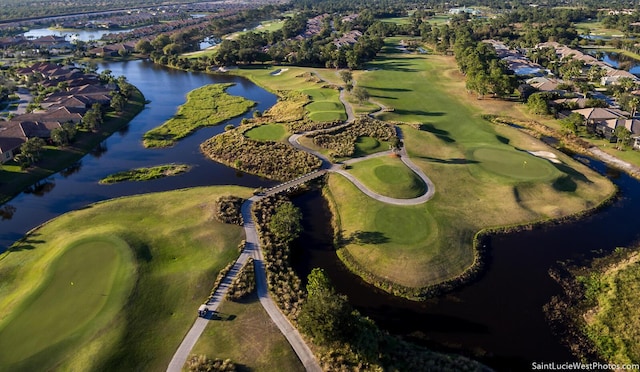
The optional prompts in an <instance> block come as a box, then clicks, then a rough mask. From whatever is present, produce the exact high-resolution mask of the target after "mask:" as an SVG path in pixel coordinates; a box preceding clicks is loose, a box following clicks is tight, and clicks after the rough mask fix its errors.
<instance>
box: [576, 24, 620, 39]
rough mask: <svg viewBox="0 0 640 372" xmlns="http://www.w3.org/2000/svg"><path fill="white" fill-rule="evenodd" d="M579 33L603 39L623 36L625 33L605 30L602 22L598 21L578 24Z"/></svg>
mask: <svg viewBox="0 0 640 372" xmlns="http://www.w3.org/2000/svg"><path fill="white" fill-rule="evenodd" d="M575 26H576V28H577V29H578V32H583V33H585V34H587V35H595V36H603V37H613V36H623V35H624V32H622V31H620V30H616V29H612V28H605V27H604V26H603V25H602V22H599V21H597V20H592V21H585V22H577V23H575Z"/></svg>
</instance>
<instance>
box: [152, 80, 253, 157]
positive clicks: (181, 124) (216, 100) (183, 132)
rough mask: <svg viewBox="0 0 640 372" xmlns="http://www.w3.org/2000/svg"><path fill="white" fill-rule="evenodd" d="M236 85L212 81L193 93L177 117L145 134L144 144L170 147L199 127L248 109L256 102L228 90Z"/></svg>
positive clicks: (181, 107) (216, 122)
mask: <svg viewBox="0 0 640 372" xmlns="http://www.w3.org/2000/svg"><path fill="white" fill-rule="evenodd" d="M232 85H233V84H231V83H228V84H212V85H207V86H204V87H201V88H198V89H195V90H193V91H191V92H189V94H188V95H187V102H186V103H185V104H184V105H182V106H180V108H179V109H178V113H177V114H176V115H175V116H174V117H173V118H171V119H169V120H168V121H166V122H165V123H164V124H162V125H161V126H159V127H157V128H154V129H152V130H150V131H148V132H147V133H145V134H144V137H143V138H144V141H143V142H144V146H145V147H168V146H171V145H173V144H174V143H175V142H176V141H178V140H179V139H181V138H184V137H186V136H188V135H189V134H191V133H193V132H195V131H196V130H198V128H201V127H206V126H212V125H217V124H220V123H222V122H223V121H225V120H228V119H231V118H233V117H236V116H238V115H242V114H244V113H245V112H247V111H248V110H249V109H250V108H251V107H253V106H254V105H255V102H253V101H250V100H248V99H245V98H243V97H236V96H231V95H229V94H227V93H225V90H226V89H227V88H228V87H230V86H232Z"/></svg>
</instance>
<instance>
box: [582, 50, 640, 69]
mask: <svg viewBox="0 0 640 372" xmlns="http://www.w3.org/2000/svg"><path fill="white" fill-rule="evenodd" d="M591 52H592V53H591V54H594V55H595V51H591ZM600 60H601V61H603V62H606V63H608V64H609V65H611V66H612V67H614V68H617V69H622V70H626V71H629V72H630V73H632V74H634V75H640V61H639V60H637V59H635V58H633V57H629V56H626V55H624V54H620V53H615V52H607V51H602V58H601V59H600Z"/></svg>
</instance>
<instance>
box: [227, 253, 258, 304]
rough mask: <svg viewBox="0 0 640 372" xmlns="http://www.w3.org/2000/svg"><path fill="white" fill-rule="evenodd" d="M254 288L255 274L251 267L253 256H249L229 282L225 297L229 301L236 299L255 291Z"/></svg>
mask: <svg viewBox="0 0 640 372" xmlns="http://www.w3.org/2000/svg"><path fill="white" fill-rule="evenodd" d="M255 289H256V275H255V270H254V268H253V258H249V259H248V260H247V262H246V263H245V264H244V266H242V268H241V269H240V272H239V273H238V275H236V277H235V279H233V281H232V282H231V285H230V286H229V290H228V292H227V298H228V299H230V300H231V301H238V300H240V299H242V298H243V297H245V296H247V295H248V294H250V293H252V292H253V291H255Z"/></svg>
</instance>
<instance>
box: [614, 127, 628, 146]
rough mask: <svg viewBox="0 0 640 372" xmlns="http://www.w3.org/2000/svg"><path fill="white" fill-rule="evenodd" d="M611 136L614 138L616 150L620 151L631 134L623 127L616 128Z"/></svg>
mask: <svg viewBox="0 0 640 372" xmlns="http://www.w3.org/2000/svg"><path fill="white" fill-rule="evenodd" d="M613 135H614V136H615V137H616V147H617V148H618V150H622V149H623V148H624V147H625V146H626V145H627V143H628V142H629V139H630V138H631V132H630V131H629V129H627V128H626V127H625V126H624V125H618V126H616V129H614V131H613Z"/></svg>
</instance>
